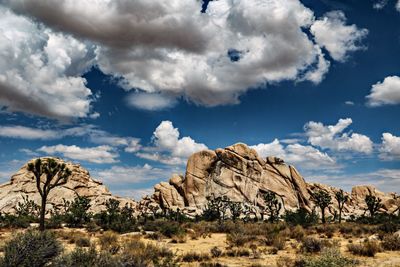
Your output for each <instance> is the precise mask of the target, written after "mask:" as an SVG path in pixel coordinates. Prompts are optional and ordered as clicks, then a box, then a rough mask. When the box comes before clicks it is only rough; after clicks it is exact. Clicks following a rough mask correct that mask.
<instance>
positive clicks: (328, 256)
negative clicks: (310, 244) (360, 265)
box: [297, 248, 357, 267]
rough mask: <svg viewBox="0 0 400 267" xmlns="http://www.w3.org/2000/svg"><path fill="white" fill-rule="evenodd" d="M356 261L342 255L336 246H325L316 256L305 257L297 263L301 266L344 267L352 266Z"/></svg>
mask: <svg viewBox="0 0 400 267" xmlns="http://www.w3.org/2000/svg"><path fill="white" fill-rule="evenodd" d="M356 264H357V261H355V260H353V259H349V258H346V257H344V256H343V255H342V254H341V253H340V251H339V250H338V249H336V248H326V249H324V250H323V251H322V252H321V255H319V256H317V257H306V258H304V259H302V260H301V261H300V262H298V263H297V266H298V265H300V266H302V267H346V266H354V265H356Z"/></svg>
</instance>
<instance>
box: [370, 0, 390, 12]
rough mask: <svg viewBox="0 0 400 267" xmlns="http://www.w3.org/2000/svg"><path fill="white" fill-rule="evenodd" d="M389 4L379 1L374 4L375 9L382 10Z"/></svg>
mask: <svg viewBox="0 0 400 267" xmlns="http://www.w3.org/2000/svg"><path fill="white" fill-rule="evenodd" d="M387 3H388V0H378V1H376V2H375V3H374V4H373V8H375V9H377V10H380V9H382V8H384V7H385V6H386V5H387Z"/></svg>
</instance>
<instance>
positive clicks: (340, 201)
mask: <svg viewBox="0 0 400 267" xmlns="http://www.w3.org/2000/svg"><path fill="white" fill-rule="evenodd" d="M335 199H336V201H337V203H338V208H339V223H341V222H342V211H343V208H344V203H346V202H347V201H348V200H349V196H347V195H345V194H344V192H343V190H342V189H340V190H339V191H337V192H336V193H335Z"/></svg>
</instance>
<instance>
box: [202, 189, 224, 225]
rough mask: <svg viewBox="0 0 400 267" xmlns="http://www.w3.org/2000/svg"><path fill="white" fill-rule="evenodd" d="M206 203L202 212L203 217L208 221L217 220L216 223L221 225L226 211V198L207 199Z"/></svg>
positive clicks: (212, 197)
mask: <svg viewBox="0 0 400 267" xmlns="http://www.w3.org/2000/svg"><path fill="white" fill-rule="evenodd" d="M207 200H208V202H207V205H206V207H205V209H204V210H203V217H204V218H205V219H206V220H208V221H214V220H218V223H219V224H221V223H222V221H223V220H224V219H225V215H226V210H227V209H228V205H227V200H228V198H227V197H226V196H224V197H214V196H211V197H208V198H207Z"/></svg>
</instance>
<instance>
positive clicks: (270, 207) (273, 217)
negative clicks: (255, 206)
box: [262, 191, 282, 222]
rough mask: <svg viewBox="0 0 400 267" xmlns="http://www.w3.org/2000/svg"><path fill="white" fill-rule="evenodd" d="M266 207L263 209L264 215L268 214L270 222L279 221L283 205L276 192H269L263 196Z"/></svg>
mask: <svg viewBox="0 0 400 267" xmlns="http://www.w3.org/2000/svg"><path fill="white" fill-rule="evenodd" d="M262 198H263V200H264V204H265V207H264V208H263V213H267V215H268V220H269V221H270V222H274V221H277V220H278V219H279V212H280V211H281V209H282V203H281V202H280V201H279V199H278V198H277V197H276V194H275V193H274V192H271V191H268V192H265V193H264V194H262Z"/></svg>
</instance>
